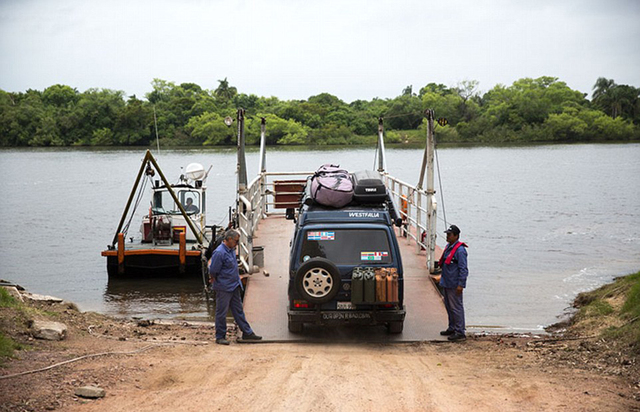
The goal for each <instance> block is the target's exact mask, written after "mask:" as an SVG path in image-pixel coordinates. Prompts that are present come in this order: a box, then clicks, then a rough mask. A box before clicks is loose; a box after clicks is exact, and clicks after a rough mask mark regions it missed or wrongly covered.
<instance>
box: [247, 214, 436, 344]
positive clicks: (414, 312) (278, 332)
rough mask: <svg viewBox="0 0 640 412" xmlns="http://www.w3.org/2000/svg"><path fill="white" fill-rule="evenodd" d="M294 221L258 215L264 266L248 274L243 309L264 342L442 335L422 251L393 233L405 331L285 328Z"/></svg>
mask: <svg viewBox="0 0 640 412" xmlns="http://www.w3.org/2000/svg"><path fill="white" fill-rule="evenodd" d="M292 234H293V222H291V221H288V220H285V219H284V218H283V217H277V216H273V217H268V218H266V219H263V220H262V221H261V222H260V224H259V227H258V231H257V233H256V236H254V246H263V247H264V261H265V265H264V269H265V270H266V271H267V272H269V276H268V277H267V276H264V274H263V271H260V272H258V273H254V274H253V275H251V277H250V278H249V279H248V284H247V289H246V293H245V299H244V309H245V313H246V315H247V319H248V320H249V322H250V323H251V327H252V328H253V329H254V330H255V331H256V333H258V334H259V335H262V336H263V338H264V340H263V341H264V342H292V341H297V342H344V341H353V342H419V341H442V340H445V339H444V338H442V337H441V336H440V334H439V332H440V331H441V330H444V329H446V328H447V313H446V310H445V308H444V303H443V300H442V297H441V295H440V293H439V292H438V290H437V288H436V287H435V285H434V284H433V282H432V281H431V280H430V279H429V274H428V272H427V268H426V263H425V255H424V252H422V253H421V254H419V255H418V254H417V250H416V247H415V245H408V244H407V240H406V239H404V238H398V241H399V243H400V249H401V253H402V263H403V266H404V282H405V287H404V290H405V297H404V304H405V306H406V310H407V315H406V318H405V323H404V331H403V332H402V333H401V334H398V335H389V334H387V332H386V328H385V327H384V326H339V327H320V326H315V325H305V327H304V331H303V332H302V333H300V334H294V333H291V332H289V330H288V328H287V286H288V281H289V276H288V268H289V241H290V240H291V236H292Z"/></svg>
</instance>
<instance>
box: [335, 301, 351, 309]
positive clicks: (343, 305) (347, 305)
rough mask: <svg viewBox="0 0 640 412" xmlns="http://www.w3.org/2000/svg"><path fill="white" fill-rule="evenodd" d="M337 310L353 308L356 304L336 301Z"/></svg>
mask: <svg viewBox="0 0 640 412" xmlns="http://www.w3.org/2000/svg"><path fill="white" fill-rule="evenodd" d="M337 303H338V310H354V309H355V308H356V306H355V305H354V304H353V303H351V302H337Z"/></svg>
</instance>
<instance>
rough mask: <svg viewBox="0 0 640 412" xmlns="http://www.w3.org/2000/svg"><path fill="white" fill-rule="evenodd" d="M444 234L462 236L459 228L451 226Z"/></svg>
mask: <svg viewBox="0 0 640 412" xmlns="http://www.w3.org/2000/svg"><path fill="white" fill-rule="evenodd" d="M444 233H453V234H454V235H456V236H459V235H460V229H458V226H456V225H451V226H449V229H447V230H445V231H444Z"/></svg>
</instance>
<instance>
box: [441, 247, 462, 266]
mask: <svg viewBox="0 0 640 412" xmlns="http://www.w3.org/2000/svg"><path fill="white" fill-rule="evenodd" d="M460 246H464V247H468V246H467V245H466V244H465V243H462V242H460V241H458V242H457V243H456V244H455V245H454V246H453V247H452V248H451V251H450V252H449V256H447V257H446V259H445V257H444V253H443V254H442V257H441V258H440V262H438V265H439V266H440V267H442V264H443V263H444V264H446V265H450V264H451V261H452V260H453V255H455V254H456V251H457V250H458V248H459V247H460Z"/></svg>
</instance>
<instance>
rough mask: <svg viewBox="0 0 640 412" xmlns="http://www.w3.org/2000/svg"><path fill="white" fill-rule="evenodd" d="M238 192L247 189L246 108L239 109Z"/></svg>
mask: <svg viewBox="0 0 640 412" xmlns="http://www.w3.org/2000/svg"><path fill="white" fill-rule="evenodd" d="M237 170H238V192H239V193H244V192H245V191H246V190H247V162H246V159H245V156H244V109H243V108H239V109H238V169H237Z"/></svg>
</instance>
